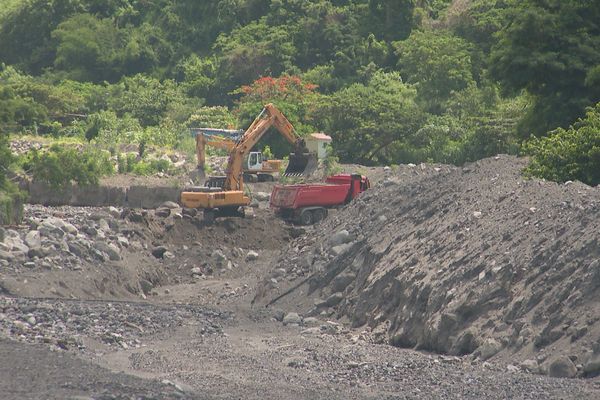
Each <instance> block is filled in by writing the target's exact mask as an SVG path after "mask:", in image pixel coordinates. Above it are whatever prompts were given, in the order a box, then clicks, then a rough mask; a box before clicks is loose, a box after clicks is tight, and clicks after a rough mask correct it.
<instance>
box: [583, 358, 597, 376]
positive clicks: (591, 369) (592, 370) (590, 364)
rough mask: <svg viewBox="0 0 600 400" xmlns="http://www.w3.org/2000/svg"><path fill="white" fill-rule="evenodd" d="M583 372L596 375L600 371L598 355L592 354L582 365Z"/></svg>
mask: <svg viewBox="0 0 600 400" xmlns="http://www.w3.org/2000/svg"><path fill="white" fill-rule="evenodd" d="M583 372H585V373H586V375H593V376H595V375H597V374H598V373H600V355H599V354H596V355H594V356H592V357H591V358H590V359H589V360H588V361H587V362H586V363H585V365H584V366H583Z"/></svg>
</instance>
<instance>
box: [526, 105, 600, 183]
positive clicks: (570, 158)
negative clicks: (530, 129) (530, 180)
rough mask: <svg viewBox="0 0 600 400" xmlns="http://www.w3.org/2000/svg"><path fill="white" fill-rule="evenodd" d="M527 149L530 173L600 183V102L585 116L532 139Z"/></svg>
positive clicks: (554, 179) (544, 176)
mask: <svg viewBox="0 0 600 400" xmlns="http://www.w3.org/2000/svg"><path fill="white" fill-rule="evenodd" d="M525 150H526V152H527V153H528V154H530V155H531V156H532V157H531V162H530V164H529V166H528V167H527V170H526V171H527V173H528V174H530V175H533V176H537V177H540V178H545V179H549V180H552V181H556V182H565V181H567V180H578V181H581V182H583V183H587V184H588V185H599V184H600V103H598V104H596V106H595V107H593V108H589V109H588V111H587V114H586V117H585V118H584V119H580V120H578V121H577V122H576V123H575V124H574V125H573V126H571V127H569V128H568V129H563V128H558V129H556V130H555V131H553V132H551V133H550V134H549V136H547V137H543V138H532V139H531V140H530V141H529V142H528V143H527V145H526V147H525Z"/></svg>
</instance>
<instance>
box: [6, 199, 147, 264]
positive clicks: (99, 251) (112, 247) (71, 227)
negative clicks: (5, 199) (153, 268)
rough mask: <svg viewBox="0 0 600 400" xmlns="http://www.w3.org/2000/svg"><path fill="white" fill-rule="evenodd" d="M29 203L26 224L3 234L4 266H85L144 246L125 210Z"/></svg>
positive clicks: (112, 259) (118, 257)
mask: <svg viewBox="0 0 600 400" xmlns="http://www.w3.org/2000/svg"><path fill="white" fill-rule="evenodd" d="M56 211H57V212H56V214H58V215H61V216H60V217H59V216H55V215H49V214H48V209H47V208H44V207H40V206H27V207H26V212H25V214H26V218H25V219H24V224H25V225H24V226H23V227H18V228H15V229H3V228H0V229H1V230H2V232H1V233H0V239H2V241H0V265H3V266H6V267H13V268H20V267H26V268H38V267H39V268H47V269H52V268H72V269H78V268H81V266H82V263H86V262H87V263H94V262H104V261H119V260H121V253H122V252H123V251H124V250H125V249H127V248H130V247H131V248H132V249H134V250H140V249H142V248H143V245H142V243H141V242H140V241H139V240H135V235H134V231H132V230H130V229H127V227H126V225H127V224H125V223H124V222H123V221H121V220H120V216H121V211H120V210H118V209H116V208H114V207H111V208H109V209H86V208H71V207H62V208H60V209H56Z"/></svg>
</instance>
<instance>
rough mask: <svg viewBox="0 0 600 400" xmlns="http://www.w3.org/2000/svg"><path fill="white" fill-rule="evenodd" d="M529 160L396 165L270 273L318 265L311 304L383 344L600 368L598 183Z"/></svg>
mask: <svg viewBox="0 0 600 400" xmlns="http://www.w3.org/2000/svg"><path fill="white" fill-rule="evenodd" d="M524 165H525V161H524V160H522V159H517V158H514V157H508V156H498V157H495V158H490V159H485V160H481V161H479V162H476V163H474V164H471V165H468V166H466V167H464V168H454V167H445V166H430V165H421V166H411V167H408V166H402V167H399V168H398V169H395V170H390V171H388V176H387V178H385V179H384V180H383V181H382V182H381V183H380V184H378V185H377V186H376V187H375V188H373V189H372V190H371V191H370V192H367V193H365V194H364V195H363V196H361V197H360V198H359V199H357V200H356V201H354V202H353V203H352V204H351V205H349V206H348V207H346V208H345V209H343V210H342V211H340V212H339V213H337V214H336V215H334V216H332V217H331V218H329V219H327V220H326V221H324V222H323V223H322V224H320V225H318V226H317V227H315V229H314V230H313V231H312V232H311V233H309V234H308V235H306V236H305V237H303V238H301V239H299V240H297V241H295V242H293V243H292V244H291V246H290V249H289V250H288V254H287V255H286V256H285V257H282V258H281V259H280V261H279V263H277V264H276V265H275V267H274V270H277V269H280V268H285V269H286V270H287V271H288V273H292V276H295V275H305V276H309V275H310V274H313V276H312V278H311V279H309V281H308V282H309V286H310V287H309V293H310V294H311V295H312V297H313V298H314V297H317V296H318V297H320V299H317V300H316V301H315V302H314V307H312V309H310V311H308V313H309V314H319V313H320V314H323V315H331V314H333V313H335V314H336V315H337V316H339V317H347V318H348V319H349V320H350V321H351V323H352V325H353V326H355V327H358V326H362V325H365V324H366V325H368V326H369V327H370V328H371V329H372V333H373V337H374V338H375V340H379V341H387V342H389V343H391V344H393V345H396V346H400V347H410V348H417V349H424V350H431V351H436V352H441V353H450V354H456V355H465V354H474V356H477V357H478V358H480V359H484V360H485V359H489V358H491V357H494V356H495V357H496V358H497V359H498V358H502V357H505V358H506V359H511V360H518V361H523V360H527V362H526V363H525V365H526V366H527V367H526V368H528V369H530V370H534V371H535V372H538V371H543V372H547V371H548V369H550V371H551V372H550V373H551V374H556V375H561V376H572V375H575V374H579V375H593V374H596V373H597V371H598V370H599V369H600V363H599V362H598V360H599V357H598V356H597V353H598V352H600V341H598V337H600V323H599V321H600V303H599V302H598V300H599V299H600V292H599V291H598V288H599V287H600V247H599V246H598V237H599V233H598V232H600V190H599V189H598V188H591V187H588V186H585V185H583V184H580V183H567V184H564V185H558V184H555V183H551V182H544V181H539V180H525V179H523V177H522V176H521V170H522V168H523V167H524ZM290 260H291V261H292V262H290ZM301 297H302V296H300V294H299V291H298V292H297V293H295V294H292V295H291V298H290V299H287V300H285V301H288V302H289V303H290V304H301V303H302V299H301ZM304 304H305V305H306V304H307V303H306V301H304ZM559 356H563V357H562V358H560V357H559ZM564 356H566V357H564ZM557 357H559V358H558V359H557ZM567 357H568V358H567ZM565 359H566V360H565ZM550 365H553V366H554V368H550ZM559 367H561V368H562V369H561V368H559ZM557 368H558V370H560V371H562V372H558V373H556V371H557ZM552 371H554V372H552Z"/></svg>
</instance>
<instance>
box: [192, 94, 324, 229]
mask: <svg viewBox="0 0 600 400" xmlns="http://www.w3.org/2000/svg"><path fill="white" fill-rule="evenodd" d="M271 126H273V127H275V128H276V129H277V131H278V132H279V133H280V134H281V135H282V136H283V137H285V138H286V139H287V141H288V142H290V143H291V144H292V145H293V146H294V151H293V152H292V153H290V156H289V164H288V167H287V169H286V170H285V173H284V175H287V176H302V175H305V176H307V175H310V174H311V173H312V172H313V171H314V170H315V169H316V168H317V157H316V155H315V154H314V153H310V152H309V151H308V150H307V148H306V143H305V142H304V139H302V138H301V137H299V136H298V135H297V134H296V132H295V131H294V127H293V126H292V124H291V123H290V121H288V119H287V118H286V117H285V116H284V115H283V114H282V113H281V111H279V110H278V109H277V107H275V106H274V105H273V104H267V105H265V106H264V108H263V109H262V111H261V112H260V114H259V115H258V116H257V117H256V119H254V121H253V122H252V124H251V125H250V127H249V128H248V129H247V130H246V132H244V134H243V135H242V136H241V138H240V139H239V140H238V141H237V142H236V143H235V145H234V146H233V148H232V149H231V150H230V152H229V160H228V162H227V169H226V171H225V173H226V175H225V176H224V177H211V178H210V179H209V180H208V181H207V182H206V184H205V186H204V187H193V188H188V189H186V190H184V191H183V192H182V193H181V204H183V206H184V207H187V208H197V209H202V210H203V212H204V219H205V220H207V221H209V222H210V221H212V220H214V218H215V217H216V216H243V215H244V214H243V207H245V206H248V205H249V204H250V201H251V199H250V197H249V196H248V195H246V193H244V179H243V176H244V168H243V164H244V159H245V157H246V156H247V154H248V153H249V152H250V150H251V149H252V148H253V147H254V146H255V145H256V144H257V143H258V141H259V140H260V139H261V138H262V137H263V135H264V134H265V133H266V132H267V130H268V129H269V128H270V127H271Z"/></svg>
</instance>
